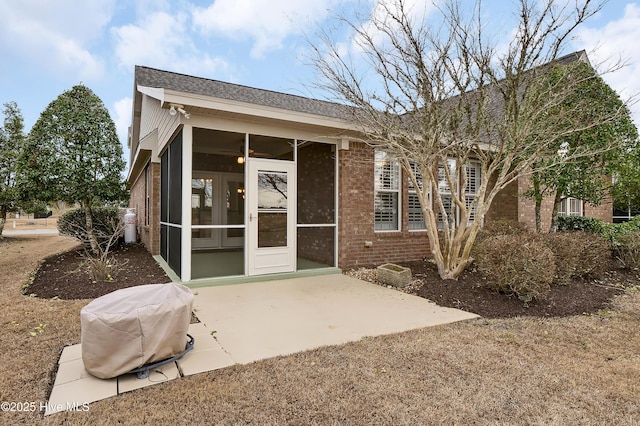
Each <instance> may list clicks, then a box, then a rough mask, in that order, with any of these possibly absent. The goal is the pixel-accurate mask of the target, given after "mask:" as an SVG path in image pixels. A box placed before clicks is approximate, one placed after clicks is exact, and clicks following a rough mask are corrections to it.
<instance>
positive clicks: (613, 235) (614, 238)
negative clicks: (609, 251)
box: [603, 216, 640, 250]
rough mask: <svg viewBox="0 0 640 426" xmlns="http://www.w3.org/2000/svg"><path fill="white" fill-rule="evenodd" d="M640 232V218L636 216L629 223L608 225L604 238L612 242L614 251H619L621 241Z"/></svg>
mask: <svg viewBox="0 0 640 426" xmlns="http://www.w3.org/2000/svg"><path fill="white" fill-rule="evenodd" d="M638 231H640V216H636V217H634V218H633V219H631V220H630V221H628V222H622V223H612V224H608V225H607V227H606V229H605V231H604V233H603V237H605V238H607V239H608V240H609V241H611V244H612V246H613V249H614V250H617V247H618V245H619V244H620V239H621V238H623V237H624V236H625V235H627V234H629V233H632V232H638Z"/></svg>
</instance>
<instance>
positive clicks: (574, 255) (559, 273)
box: [541, 232, 582, 285]
mask: <svg viewBox="0 0 640 426" xmlns="http://www.w3.org/2000/svg"><path fill="white" fill-rule="evenodd" d="M581 234H582V232H555V233H552V234H545V235H541V238H544V240H545V241H546V243H547V246H548V247H549V248H550V249H551V251H552V252H553V255H554V258H555V264H556V273H555V278H554V280H553V282H554V283H555V284H560V285H565V284H567V283H568V282H569V281H570V280H571V278H573V277H575V276H576V270H577V269H578V263H579V262H580V252H579V251H578V250H576V241H577V240H578V239H579V238H580V236H581Z"/></svg>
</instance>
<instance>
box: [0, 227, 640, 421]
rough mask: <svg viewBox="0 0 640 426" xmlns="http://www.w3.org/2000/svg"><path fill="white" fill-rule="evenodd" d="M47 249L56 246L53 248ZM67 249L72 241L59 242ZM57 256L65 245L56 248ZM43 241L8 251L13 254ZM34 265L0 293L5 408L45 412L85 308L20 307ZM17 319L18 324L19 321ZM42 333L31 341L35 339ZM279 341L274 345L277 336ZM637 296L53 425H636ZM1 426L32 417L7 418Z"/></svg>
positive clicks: (454, 329) (252, 368)
mask: <svg viewBox="0 0 640 426" xmlns="http://www.w3.org/2000/svg"><path fill="white" fill-rule="evenodd" d="M47 238H48V239H46V240H41V241H47V243H46V245H47V247H48V249H49V250H51V251H56V250H58V249H59V248H60V243H55V241H61V239H58V238H59V237H47ZM63 241H64V240H63ZM56 244H57V246H56ZM20 245H21V246H22V247H23V248H22V250H24V251H25V252H26V251H28V250H30V247H32V246H35V247H38V248H40V249H41V250H40V254H44V251H45V248H46V247H45V243H37V242H34V240H20V241H19V242H16V241H14V242H11V243H9V244H6V243H0V268H1V269H2V270H3V271H6V270H8V269H7V267H8V265H9V264H8V263H7V262H8V259H7V258H8V257H11V256H7V252H8V250H7V249H8V248H11V247H16V246H20ZM35 264H36V260H35V259H34V260H30V261H29V262H20V263H16V262H14V263H13V266H11V269H10V273H9V274H3V276H2V277H0V286H1V287H0V290H1V291H2V293H3V299H2V306H1V307H2V311H0V318H1V321H0V323H1V324H2V331H1V332H0V335H1V336H2V348H3V349H2V350H3V353H2V361H3V362H2V363H1V364H0V369H1V370H0V372H1V374H0V389H1V391H0V392H2V398H0V399H2V400H10V401H11V400H15V401H32V400H35V401H44V398H45V395H44V392H45V389H46V387H47V383H48V381H49V377H50V373H51V371H52V369H53V366H54V364H55V362H56V361H57V357H58V355H59V353H60V350H61V348H62V346H63V345H65V344H69V343H77V341H78V338H79V325H78V323H79V321H78V315H79V310H80V308H81V306H82V305H83V303H82V302H66V301H64V302H63V301H43V300H35V299H32V298H26V297H24V296H21V295H20V286H21V284H22V283H23V282H24V281H25V280H26V279H27V278H28V274H29V272H30V270H31V269H33V267H34V266H35ZM12 321H16V322H17V323H18V325H15V324H13V323H12ZM39 323H46V324H47V327H46V329H45V331H44V332H43V333H41V334H38V335H37V336H36V337H31V336H30V334H29V333H30V331H32V330H33V329H34V327H36V326H38V324H39ZM277 332H278V331H277V330H274V333H277ZM638 348H640V293H635V294H628V295H624V296H621V297H619V298H618V300H617V302H616V308H615V310H614V311H607V312H600V313H599V314H598V315H591V316H576V317H568V318H564V319H533V318H518V319H512V320H491V321H488V320H483V319H481V320H476V321H471V322H465V323H459V324H451V325H447V326H439V327H432V328H427V329H421V330H416V331H411V332H407V333H403V334H399V335H392V336H384V337H379V338H371V339H363V340H361V341H359V342H355V343H351V344H347V345H342V346H334V347H326V348H321V349H317V350H315V351H309V352H304V353H300V354H296V355H292V356H287V357H280V358H275V359H270V360H266V361H262V362H257V363H254V364H251V365H247V366H235V367H231V368H227V369H223V370H219V371H214V372H210V373H205V374H200V375H197V376H192V377H189V378H185V379H180V380H176V381H173V382H169V383H164V384H159V385H156V386H153V387H151V388H146V389H142V390H138V391H134V392H131V393H128V394H125V395H122V396H119V397H116V398H112V399H108V400H104V401H100V402H97V403H94V404H91V407H90V410H89V412H87V413H83V412H78V413H62V414H56V415H54V416H51V417H48V418H46V419H44V422H45V423H48V424H61V423H70V424H87V425H89V424H117V423H122V424H144V423H146V424H305V425H307V424H472V423H479V424H518V425H520V424H598V425H600V424H616V425H633V424H640V402H639V401H640V398H638V395H639V394H640V382H639V381H638V377H640V352H639V351H638ZM0 416H1V417H0V422H7V423H17V422H18V421H19V420H22V421H27V422H31V423H33V422H35V421H37V420H39V418H38V417H37V416H31V417H29V416H24V417H22V418H17V417H16V416H14V415H12V414H7V413H2V414H0Z"/></svg>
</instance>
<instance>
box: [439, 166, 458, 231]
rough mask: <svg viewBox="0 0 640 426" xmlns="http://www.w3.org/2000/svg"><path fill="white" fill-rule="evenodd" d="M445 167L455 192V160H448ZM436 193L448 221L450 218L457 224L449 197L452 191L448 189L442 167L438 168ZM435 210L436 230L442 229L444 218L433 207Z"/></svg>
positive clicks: (453, 206)
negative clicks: (436, 217) (436, 214)
mask: <svg viewBox="0 0 640 426" xmlns="http://www.w3.org/2000/svg"><path fill="white" fill-rule="evenodd" d="M446 167H447V169H448V171H449V175H450V176H451V179H452V181H453V184H454V188H453V191H457V190H458V185H457V183H458V182H457V181H458V179H457V177H456V160H453V159H448V160H447V166H446ZM438 192H439V193H440V198H441V199H442V204H444V209H445V211H446V212H447V216H448V217H449V221H451V217H454V220H455V221H456V223H457V217H456V214H457V211H456V209H455V205H454V204H453V200H452V197H451V193H452V189H451V188H450V187H449V182H448V181H447V175H446V173H445V168H444V165H440V166H438ZM435 209H436V211H437V212H438V228H442V227H443V226H444V218H443V216H442V213H441V212H440V211H439V209H438V207H437V206H436V207H435Z"/></svg>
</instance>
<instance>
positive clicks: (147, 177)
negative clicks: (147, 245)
mask: <svg viewBox="0 0 640 426" xmlns="http://www.w3.org/2000/svg"><path fill="white" fill-rule="evenodd" d="M151 178H152V176H151V163H149V164H148V165H147V168H146V170H145V174H144V185H145V189H144V224H145V225H146V226H148V225H149V224H151V188H153V182H152V181H151Z"/></svg>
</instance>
